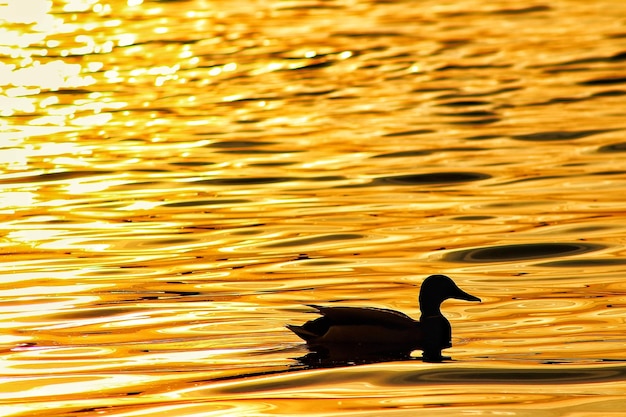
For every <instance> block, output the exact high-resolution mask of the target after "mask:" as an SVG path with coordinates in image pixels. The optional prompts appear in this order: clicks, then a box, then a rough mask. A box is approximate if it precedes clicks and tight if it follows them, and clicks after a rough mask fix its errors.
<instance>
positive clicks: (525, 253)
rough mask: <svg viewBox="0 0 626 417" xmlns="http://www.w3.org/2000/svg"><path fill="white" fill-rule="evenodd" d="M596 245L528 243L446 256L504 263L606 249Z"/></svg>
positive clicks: (451, 258)
mask: <svg viewBox="0 0 626 417" xmlns="http://www.w3.org/2000/svg"><path fill="white" fill-rule="evenodd" d="M605 248H606V246H604V245H599V244H594V243H582V242H576V243H569V242H567V243H526V244H518V245H501V246H487V247H481V248H472V249H464V250H458V251H453V252H450V253H448V254H446V255H445V256H444V260H446V261H448V262H467V263H483V262H504V261H507V262H508V261H519V260H527V259H542V258H553V257H559V256H571V255H579V254H582V253H588V252H594V251H598V250H601V249H605Z"/></svg>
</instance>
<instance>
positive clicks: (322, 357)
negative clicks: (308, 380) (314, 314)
mask: <svg viewBox="0 0 626 417" xmlns="http://www.w3.org/2000/svg"><path fill="white" fill-rule="evenodd" d="M310 350H311V351H310V352H309V353H307V354H306V355H304V356H301V357H298V358H294V360H296V361H297V364H296V365H294V366H300V367H302V368H303V369H318V368H338V367H343V366H354V365H366V364H372V363H382V362H397V361H416V360H419V361H421V358H417V357H412V356H411V351H385V350H380V349H375V348H374V349H369V348H363V347H355V346H335V347H331V348H329V347H324V348H317V349H313V348H310Z"/></svg>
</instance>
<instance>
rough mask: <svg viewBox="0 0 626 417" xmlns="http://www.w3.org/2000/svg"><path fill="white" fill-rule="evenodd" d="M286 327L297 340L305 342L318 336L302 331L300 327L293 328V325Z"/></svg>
mask: <svg viewBox="0 0 626 417" xmlns="http://www.w3.org/2000/svg"><path fill="white" fill-rule="evenodd" d="M286 327H287V328H288V329H289V330H291V331H292V332H294V333H295V334H296V335H297V336H298V337H299V338H301V339H302V340H304V341H307V342H308V341H309V340H311V339H314V338H316V337H317V336H318V335H316V334H315V333H312V332H310V331H308V330H306V329H304V328H303V327H302V326H294V325H293V324H288V325H287V326H286Z"/></svg>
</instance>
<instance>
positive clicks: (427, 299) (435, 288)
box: [419, 275, 480, 316]
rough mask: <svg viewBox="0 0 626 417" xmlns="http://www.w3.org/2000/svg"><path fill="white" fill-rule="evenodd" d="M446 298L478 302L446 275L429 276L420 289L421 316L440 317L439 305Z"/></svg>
mask: <svg viewBox="0 0 626 417" xmlns="http://www.w3.org/2000/svg"><path fill="white" fill-rule="evenodd" d="M448 298H456V299H457V300H466V301H480V298H478V297H475V296H473V295H471V294H468V293H466V292H465V291H463V290H462V289H460V288H459V287H458V286H457V285H456V284H455V283H454V281H452V279H450V278H449V277H447V276H446V275H431V276H429V277H428V278H426V279H425V280H424V282H423V283H422V287H421V288H420V295H419V302H420V310H421V312H422V315H425V316H432V315H440V314H441V310H440V308H441V303H443V302H444V301H445V300H447V299H448Z"/></svg>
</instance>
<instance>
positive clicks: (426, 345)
mask: <svg viewBox="0 0 626 417" xmlns="http://www.w3.org/2000/svg"><path fill="white" fill-rule="evenodd" d="M449 298H455V299H458V300H466V301H480V298H478V297H475V296H473V295H471V294H468V293H466V292H465V291H463V290H461V289H460V288H459V287H458V286H457V285H456V284H455V283H454V281H452V280H451V279H450V278H449V277H447V276H445V275H431V276H429V277H428V278H426V279H425V280H424V282H423V283H422V287H421V289H420V294H419V304H420V311H421V313H422V315H421V317H420V321H417V320H413V319H412V318H411V317H409V316H407V315H406V314H404V313H401V312H399V311H395V310H388V309H381V308H373V307H323V306H317V305H310V307H313V308H315V309H316V310H317V311H318V313H320V314H321V315H322V316H321V317H318V318H316V319H315V320H311V321H308V322H306V323H304V324H303V325H302V326H294V325H287V328H289V330H291V331H292V332H294V333H295V334H296V335H298V336H299V337H300V338H302V339H303V340H304V341H306V343H307V346H308V348H309V350H310V351H311V353H310V354H308V355H306V356H304V357H302V358H299V360H300V362H301V363H303V364H305V365H307V366H310V367H320V366H332V365H338V364H342V363H343V364H356V363H372V362H384V361H390V360H408V359H411V352H412V351H414V350H422V351H423V356H422V359H423V360H424V361H425V362H441V361H443V360H448V359H450V357H446V356H442V354H441V351H442V350H443V349H446V348H449V347H451V346H452V328H451V326H450V322H449V321H448V320H447V319H446V318H445V317H444V316H443V314H441V303H442V302H444V301H445V300H447V299H449Z"/></svg>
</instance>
